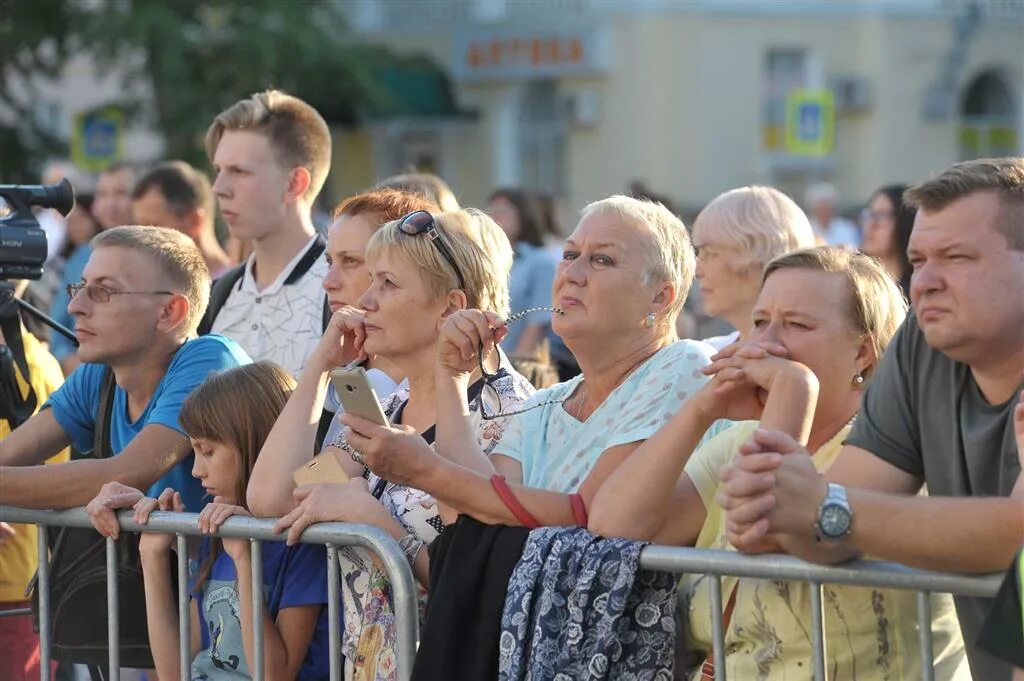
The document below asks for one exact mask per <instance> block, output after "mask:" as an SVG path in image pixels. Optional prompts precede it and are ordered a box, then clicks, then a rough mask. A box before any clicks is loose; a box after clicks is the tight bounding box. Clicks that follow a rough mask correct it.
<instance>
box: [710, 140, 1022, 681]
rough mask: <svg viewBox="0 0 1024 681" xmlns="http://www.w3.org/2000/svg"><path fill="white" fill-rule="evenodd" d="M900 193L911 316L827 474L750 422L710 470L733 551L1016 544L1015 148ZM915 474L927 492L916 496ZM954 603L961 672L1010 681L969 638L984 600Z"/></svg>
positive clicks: (985, 552)
mask: <svg viewBox="0 0 1024 681" xmlns="http://www.w3.org/2000/svg"><path fill="white" fill-rule="evenodd" d="M906 199H907V201H908V203H910V204H911V205H913V206H914V207H915V208H917V218H916V219H915V221H914V230H913V233H912V234H911V237H910V245H909V247H908V256H909V259H910V263H911V265H913V268H914V274H913V277H912V280H911V285H910V298H911V302H912V303H913V311H914V314H913V315H910V316H908V317H907V320H906V322H905V323H904V324H903V326H902V328H901V329H900V331H899V332H898V333H897V334H896V336H895V338H894V339H893V341H892V343H891V344H890V345H889V348H888V350H887V351H886V354H885V356H884V357H883V359H882V361H881V363H880V365H879V367H878V371H877V372H876V374H875V375H874V376H873V377H872V379H871V385H870V386H869V387H868V389H867V391H866V393H865V395H864V400H863V403H862V406H861V410H860V413H859V415H858V416H857V419H856V422H855V423H854V426H853V429H852V430H851V432H850V436H849V437H848V438H847V440H846V443H845V445H844V447H843V450H842V451H841V452H840V454H839V456H838V458H837V459H836V461H835V463H834V464H833V465H832V467H831V468H829V470H828V471H827V472H826V473H825V474H824V475H819V474H818V473H817V472H816V471H815V469H814V466H813V464H812V462H811V459H810V456H809V455H808V454H807V451H806V449H805V448H803V447H801V446H800V445H799V444H798V443H796V442H795V441H793V439H792V438H790V437H788V436H786V435H784V434H782V433H776V432H758V433H756V434H755V436H754V440H753V441H751V442H750V443H748V444H746V445H745V446H744V449H745V456H742V457H740V458H739V459H738V460H737V461H736V462H734V464H733V465H732V466H731V467H729V468H726V469H724V470H723V472H722V478H723V480H725V489H724V493H723V498H722V505H723V506H724V507H725V508H726V509H727V510H728V528H729V539H730V541H731V542H732V543H733V544H734V545H735V546H736V547H737V548H739V549H740V550H745V551H758V550H766V549H768V548H771V547H772V546H774V545H775V543H776V542H777V544H778V545H781V547H782V548H784V549H785V550H787V551H788V552H790V553H793V554H796V555H798V556H800V557H802V558H805V559H807V560H814V561H818V562H824V563H838V562H842V561H845V560H849V559H851V558H854V557H856V556H858V555H861V554H868V555H871V556H874V557H877V558H881V559H885V560H892V561H897V562H900V563H905V564H907V565H912V566H915V567H920V568H925V569H931V570H942V571H953V572H995V571H1003V570H1006V569H1007V567H1008V566H1009V565H1010V563H1011V561H1012V560H1013V557H1014V555H1015V554H1016V552H1017V550H1018V549H1019V548H1020V546H1021V544H1022V543H1024V479H1022V478H1021V459H1020V458H1019V457H1020V456H1024V452H1022V453H1018V447H1017V442H1016V434H1015V431H1014V409H1015V406H1016V405H1017V402H1018V396H1019V395H1020V393H1021V390H1022V388H1024V382H1022V377H1024V158H1005V159H983V160H979V161H968V162H964V163H958V164H956V165H954V166H952V167H950V168H949V169H947V170H946V171H945V172H943V173H941V174H940V175H938V176H937V177H935V178H933V179H931V180H928V181H926V182H923V183H921V184H919V185H917V186H915V187H912V188H911V189H909V190H908V191H907V193H906ZM853 378H854V380H856V377H853ZM779 454H782V455H783V456H781V457H780V456H779ZM922 485H927V487H928V492H929V494H930V495H931V496H929V497H919V496H915V495H916V494H917V492H918V491H919V490H920V489H921V487H922ZM956 601H957V613H958V615H959V618H960V624H961V626H962V628H963V632H964V640H965V642H966V643H967V652H968V657H969V659H970V663H971V670H972V672H973V675H974V678H976V679H986V681H989V680H991V681H1008V679H1009V678H1010V671H1011V670H1010V667H1009V665H1008V664H1007V663H1005V662H1003V661H1001V660H999V659H997V658H995V657H994V656H991V655H988V654H986V653H984V652H983V651H982V650H980V649H979V648H978V647H977V646H976V645H975V644H976V643H977V640H978V634H979V630H980V628H981V624H982V622H983V618H984V616H985V613H986V611H987V610H988V608H989V606H990V604H991V599H984V598H971V597H957V599H956Z"/></svg>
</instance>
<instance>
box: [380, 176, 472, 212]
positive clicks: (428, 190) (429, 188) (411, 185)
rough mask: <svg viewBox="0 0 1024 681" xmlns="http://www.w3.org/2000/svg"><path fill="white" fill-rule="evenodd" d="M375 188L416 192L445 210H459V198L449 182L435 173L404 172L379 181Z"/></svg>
mask: <svg viewBox="0 0 1024 681" xmlns="http://www.w3.org/2000/svg"><path fill="white" fill-rule="evenodd" d="M374 189H394V190H397V191H400V192H406V193H409V194H415V195H416V196H420V197H423V198H425V199H427V200H428V201H431V202H432V203H434V204H436V205H437V207H438V208H440V209H441V210H442V211H443V212H450V211H456V210H459V209H460V208H461V207H460V206H459V200H458V199H456V198H455V193H454V192H453V191H452V188H451V187H449V186H448V183H447V182H445V181H444V180H442V179H441V178H440V177H438V176H437V175H435V174H434V173H403V174H401V175H392V176H391V177H388V178H385V179H383V180H381V181H380V182H378V183H377V186H376V187H374Z"/></svg>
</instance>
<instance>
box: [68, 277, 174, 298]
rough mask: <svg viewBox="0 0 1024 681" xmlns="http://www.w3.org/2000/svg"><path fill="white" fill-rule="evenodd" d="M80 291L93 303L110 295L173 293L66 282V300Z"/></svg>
mask: <svg viewBox="0 0 1024 681" xmlns="http://www.w3.org/2000/svg"><path fill="white" fill-rule="evenodd" d="M82 291H85V292H86V294H87V295H88V296H89V300H91V301H92V302H94V303H107V302H110V296H173V295H174V293H173V292H171V291H115V290H114V289H112V288H108V287H106V286H104V285H103V284H86V283H85V282H81V281H80V282H78V283H77V284H68V285H67V292H68V301H69V302H70V301H72V300H74V299H75V296H77V295H78V294H79V293H81V292H82Z"/></svg>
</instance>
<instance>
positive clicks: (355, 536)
mask: <svg viewBox="0 0 1024 681" xmlns="http://www.w3.org/2000/svg"><path fill="white" fill-rule="evenodd" d="M118 518H119V519H120V521H121V530H122V531H124V532H142V531H146V532H164V533H168V534H175V535H177V542H178V552H177V553H178V622H179V639H180V645H179V654H180V656H181V657H180V666H181V679H182V681H188V679H189V671H190V668H191V665H192V658H191V651H190V649H189V641H190V637H189V603H188V601H189V598H188V552H187V550H186V539H185V537H187V536H199V535H200V532H199V525H198V518H199V515H198V514H196V513H164V512H154V513H153V514H152V515H151V516H150V519H149V523H148V524H146V525H139V524H138V523H136V522H134V521H133V520H132V518H131V512H130V511H122V512H120V513H119V514H118ZM0 520H2V521H6V522H12V523H28V524H35V525H37V526H38V528H39V536H40V537H41V538H42V537H45V536H46V528H47V527H91V525H90V523H89V516H88V515H87V514H86V512H85V509H83V508H75V509H70V510H67V511H38V510H30V509H23V508H13V507H9V506H0ZM274 522H275V521H274V520H272V519H271V520H268V519H257V518H245V517H234V518H230V519H229V520H228V521H227V522H225V523H224V524H223V525H221V527H220V530H219V532H218V534H217V536H220V537H238V538H243V539H249V540H251V542H252V581H253V584H254V585H256V584H262V583H263V574H262V573H263V563H262V561H261V560H260V557H261V542H264V541H283V540H284V536H282V535H275V534H274V533H273V527H274ZM301 541H302V542H303V543H306V544H324V545H326V546H327V561H328V563H327V567H328V582H327V589H328V591H327V593H328V604H327V610H328V620H329V632H330V633H329V636H330V670H331V679H332V681H338V680H339V679H340V678H341V677H342V672H343V670H342V664H341V632H340V630H339V627H338V624H339V622H340V621H341V617H340V612H339V607H340V601H339V599H340V593H339V589H340V584H341V580H340V579H339V574H338V573H339V566H338V550H337V547H339V546H359V547H362V548H365V549H369V550H370V551H372V552H373V553H375V554H376V556H377V558H378V559H379V560H380V562H381V565H382V567H383V569H384V572H385V573H386V574H387V576H388V579H389V581H390V582H391V592H392V599H393V601H394V609H395V620H396V622H395V627H396V634H397V638H398V640H397V656H398V678H399V679H401V680H402V681H407V680H408V679H409V677H410V676H411V674H412V664H413V659H414V658H415V655H416V644H417V641H418V640H419V606H418V604H417V598H416V585H415V582H414V580H413V575H412V570H411V569H410V568H409V563H408V562H407V561H406V559H405V556H404V554H403V553H402V551H401V549H399V547H398V543H397V542H395V540H394V539H392V538H391V536H390V535H388V534H387V533H386V532H384V531H383V530H380V529H378V528H376V527H371V526H369V525H352V524H348V523H318V524H316V525H313V526H311V527H309V528H308V529H307V530H306V531H305V532H303V534H302V539H301ZM106 550H107V640H108V642H109V641H118V640H119V639H120V636H119V632H118V629H119V622H118V616H119V613H118V603H117V599H118V592H117V578H116V574H117V573H116V569H117V543H116V542H115V541H114V540H113V539H109V538H108V539H107V540H106ZM38 588H39V649H40V675H41V676H40V680H41V681H50V658H51V651H50V617H51V614H52V613H51V609H50V574H49V555H48V547H47V545H46V542H45V541H40V542H39V582H38ZM252 612H253V631H263V591H262V589H256V588H254V589H253V608H252ZM254 644H255V645H254V651H253V653H254V655H253V657H254V658H255V660H254V665H253V667H254V668H253V669H252V670H251V671H252V675H253V679H255V680H256V681H263V676H264V669H263V637H262V636H257V637H256V640H255V642H254ZM108 666H109V668H110V669H109V676H108V677H107V678H108V679H109V680H110V681H120V675H119V668H120V651H119V650H118V646H116V645H109V646H108Z"/></svg>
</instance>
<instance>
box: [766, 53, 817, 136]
mask: <svg viewBox="0 0 1024 681" xmlns="http://www.w3.org/2000/svg"><path fill="white" fill-rule="evenodd" d="M807 84H808V64H807V52H806V50H802V49H791V48H785V49H782V48H780V49H770V50H768V52H767V54H766V55H765V63H764V100H763V117H764V118H763V121H762V127H761V130H762V135H761V140H762V146H763V147H764V150H765V151H769V152H782V151H785V149H786V134H785V132H786V98H787V97H788V96H789V93H790V92H792V91H793V90H796V89H799V88H803V87H807Z"/></svg>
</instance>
